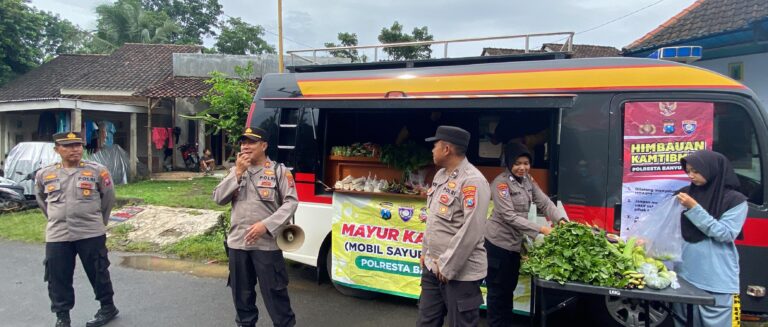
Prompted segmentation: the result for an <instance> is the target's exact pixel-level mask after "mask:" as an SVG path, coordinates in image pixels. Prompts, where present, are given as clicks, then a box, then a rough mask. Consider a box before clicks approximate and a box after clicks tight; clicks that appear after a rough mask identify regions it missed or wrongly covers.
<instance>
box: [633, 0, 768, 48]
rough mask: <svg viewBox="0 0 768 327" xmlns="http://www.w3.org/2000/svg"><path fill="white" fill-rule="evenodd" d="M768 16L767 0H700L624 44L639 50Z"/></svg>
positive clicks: (728, 29) (736, 27) (745, 25)
mask: <svg viewBox="0 0 768 327" xmlns="http://www.w3.org/2000/svg"><path fill="white" fill-rule="evenodd" d="M765 19H768V1H766V0H697V1H696V2H694V3H693V4H692V5H690V6H689V7H688V8H686V9H685V10H683V11H682V12H680V13H678V14H677V15H675V16H674V17H672V18H670V19H669V20H667V21H666V22H665V23H664V24H661V25H660V26H659V27H657V28H656V29H654V30H653V31H651V32H650V33H648V34H646V35H645V36H643V37H641V38H639V39H638V40H636V41H635V42H632V44H630V45H628V46H627V47H626V48H625V51H627V52H638V51H643V50H648V49H654V48H658V47H662V46H666V45H673V44H678V43H680V42H683V41H686V40H692V39H699V38H703V37H706V36H710V35H715V34H720V33H725V32H731V31H737V30H742V29H748V28H751V26H750V25H751V24H752V23H754V22H757V21H761V20H765Z"/></svg>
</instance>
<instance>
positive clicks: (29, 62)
mask: <svg viewBox="0 0 768 327" xmlns="http://www.w3.org/2000/svg"><path fill="white" fill-rule="evenodd" d="M82 36H83V32H82V31H81V30H80V29H79V28H78V27H77V26H76V25H74V24H72V23H71V22H69V21H68V20H65V19H61V18H60V17H59V16H58V15H55V14H53V13H48V12H44V11H40V10H37V9H35V8H33V7H30V6H28V5H27V2H26V1H24V0H3V1H2V2H0V86H2V85H3V84H5V83H7V82H8V81H10V80H11V79H12V78H14V77H15V76H17V75H21V74H24V73H26V72H28V71H30V70H32V69H33V68H35V67H37V66H38V65H40V64H42V63H43V62H44V61H46V60H50V59H51V58H53V57H54V56H56V55H58V54H61V53H67V52H76V51H78V50H79V49H80V48H81V47H82V40H83V38H82Z"/></svg>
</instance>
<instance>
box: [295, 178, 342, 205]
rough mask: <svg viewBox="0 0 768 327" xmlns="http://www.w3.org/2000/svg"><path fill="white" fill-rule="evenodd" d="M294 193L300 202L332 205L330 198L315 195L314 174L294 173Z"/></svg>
mask: <svg viewBox="0 0 768 327" xmlns="http://www.w3.org/2000/svg"><path fill="white" fill-rule="evenodd" d="M296 193H297V195H298V196H299V201H300V202H312V203H320V204H331V203H333V198H332V197H330V196H317V195H316V194H315V174H307V173H296Z"/></svg>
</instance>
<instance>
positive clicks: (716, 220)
mask: <svg viewBox="0 0 768 327" xmlns="http://www.w3.org/2000/svg"><path fill="white" fill-rule="evenodd" d="M680 162H681V163H682V165H683V169H685V171H686V173H687V174H688V177H689V178H690V179H691V185H690V186H688V187H686V188H684V189H682V190H681V191H680V193H678V194H677V199H678V200H679V201H680V203H681V204H682V205H683V207H685V208H686V209H687V210H686V211H684V212H683V214H682V216H681V217H680V219H681V223H682V225H681V232H682V235H683V239H684V240H685V243H684V245H683V255H682V262H681V264H680V266H679V267H678V272H679V276H680V277H681V278H683V279H685V280H686V281H688V282H690V283H691V284H693V285H694V286H696V287H698V288H700V289H702V290H705V291H707V292H709V293H710V294H711V295H713V296H714V298H715V305H713V306H704V305H700V306H694V308H693V311H694V312H693V319H694V324H693V325H694V326H731V319H732V317H731V314H732V312H731V311H732V308H733V295H734V294H738V293H739V253H738V252H737V251H736V245H735V244H734V240H735V239H736V237H737V236H738V235H739V232H740V231H741V227H742V226H743V225H744V220H746V218H747V202H746V197H745V196H744V195H743V194H741V193H739V191H737V190H736V189H737V188H738V187H739V180H738V178H737V177H736V173H734V171H733V168H732V167H731V163H730V162H729V161H728V159H726V158H725V156H723V155H722V154H720V153H717V152H713V151H706V150H705V151H697V152H694V153H692V154H690V155H688V156H687V157H685V158H684V159H682V160H680ZM675 311H677V312H678V313H680V314H682V315H683V317H685V315H684V314H685V307H684V306H681V305H676V306H675Z"/></svg>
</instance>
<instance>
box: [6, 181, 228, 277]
mask: <svg viewBox="0 0 768 327" xmlns="http://www.w3.org/2000/svg"><path fill="white" fill-rule="evenodd" d="M219 182H220V180H219V179H217V178H212V177H206V178H196V179H194V180H191V181H141V182H137V183H133V184H125V185H118V186H116V193H117V196H118V197H119V198H120V199H121V200H123V201H122V203H123V204H125V205H130V204H136V203H141V204H150V205H160V206H167V207H182V208H190V209H191V210H189V211H188V212H187V213H189V214H191V215H196V214H198V215H199V214H202V212H200V211H198V210H194V209H209V210H220V211H224V213H223V214H224V217H223V219H222V221H221V224H220V225H219V226H218V227H217V228H215V229H214V230H213V231H211V232H210V233H208V234H205V235H199V236H193V237H188V238H184V239H182V240H181V241H179V242H177V243H174V244H170V245H167V246H159V245H157V244H153V243H148V242H129V241H128V233H130V232H131V231H133V230H134V228H135V227H134V226H133V225H131V224H130V223H129V222H127V223H122V224H118V225H116V226H114V227H111V228H110V229H109V237H108V238H107V247H108V248H109V249H110V250H114V251H128V252H160V253H164V254H167V255H172V256H176V257H179V258H183V259H190V260H199V261H210V260H217V261H221V262H226V260H227V256H226V254H225V253H224V247H223V241H224V231H226V230H228V229H229V214H230V208H229V206H219V205H217V204H216V203H214V202H213V200H212V199H211V195H212V193H213V189H214V188H215V187H216V185H218V183H219ZM115 210H116V209H115ZM46 223H47V221H46V219H45V217H44V216H43V214H42V212H41V211H40V209H31V210H27V211H22V212H16V213H7V214H1V215H0V238H2V239H6V240H14V241H25V242H35V243H42V242H45V225H46Z"/></svg>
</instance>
